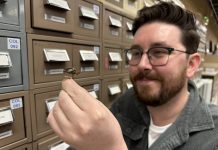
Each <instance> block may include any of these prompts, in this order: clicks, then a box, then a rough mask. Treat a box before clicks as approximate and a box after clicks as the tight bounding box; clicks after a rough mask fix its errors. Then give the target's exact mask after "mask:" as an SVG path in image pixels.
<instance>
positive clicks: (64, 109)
mask: <svg viewBox="0 0 218 150" xmlns="http://www.w3.org/2000/svg"><path fill="white" fill-rule="evenodd" d="M48 122H49V124H50V126H51V127H52V128H53V130H54V131H55V132H56V133H57V134H58V135H59V137H60V138H61V139H63V140H64V141H65V142H66V143H68V144H70V145H72V146H73V147H74V148H76V149H77V150H127V147H126V144H125V142H124V139H123V136H122V132H121V129H120V126H119V123H118V122H117V120H116V118H115V117H114V116H113V114H112V113H111V112H110V111H109V110H108V109H107V107H105V106H104V105H103V104H102V103H101V102H100V101H98V100H96V99H95V98H94V97H92V96H91V95H90V94H89V93H88V92H87V91H86V90H85V89H83V88H82V87H80V86H79V85H78V84H77V83H76V82H75V81H73V80H72V79H68V80H64V81H63V82H62V91H61V92H60V94H59V100H58V101H57V102H56V104H55V106H54V108H53V110H52V111H51V112H50V114H49V116H48Z"/></svg>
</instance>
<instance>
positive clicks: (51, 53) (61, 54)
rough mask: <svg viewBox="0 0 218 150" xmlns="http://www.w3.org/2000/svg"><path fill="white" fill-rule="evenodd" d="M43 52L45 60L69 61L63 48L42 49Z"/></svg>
mask: <svg viewBox="0 0 218 150" xmlns="http://www.w3.org/2000/svg"><path fill="white" fill-rule="evenodd" d="M44 54H45V57H46V60H47V61H48V62H49V61H58V62H67V61H70V58H69V56H68V53H67V51H66V50H65V49H48V48H45V49H44Z"/></svg>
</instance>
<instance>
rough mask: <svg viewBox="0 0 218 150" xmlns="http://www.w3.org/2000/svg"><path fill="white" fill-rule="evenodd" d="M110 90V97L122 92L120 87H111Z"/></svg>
mask: <svg viewBox="0 0 218 150" xmlns="http://www.w3.org/2000/svg"><path fill="white" fill-rule="evenodd" d="M108 88H109V91H110V95H115V94H118V93H120V92H121V89H120V86H119V85H109V86H108Z"/></svg>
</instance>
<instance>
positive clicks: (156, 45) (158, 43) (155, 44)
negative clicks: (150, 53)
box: [150, 42, 170, 47]
mask: <svg viewBox="0 0 218 150" xmlns="http://www.w3.org/2000/svg"><path fill="white" fill-rule="evenodd" d="M161 46H162V47H170V46H169V45H168V44H166V43H165V42H156V43H152V44H151V45H150V47H161Z"/></svg>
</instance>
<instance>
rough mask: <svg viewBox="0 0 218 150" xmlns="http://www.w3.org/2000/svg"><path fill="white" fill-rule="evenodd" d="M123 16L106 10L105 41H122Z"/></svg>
mask: <svg viewBox="0 0 218 150" xmlns="http://www.w3.org/2000/svg"><path fill="white" fill-rule="evenodd" d="M122 27H123V25H122V16H120V15H118V14H116V13H114V12H112V11H110V10H108V9H105V13H104V22H103V35H104V40H105V41H108V40H109V41H114V42H116V43H121V41H122Z"/></svg>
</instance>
